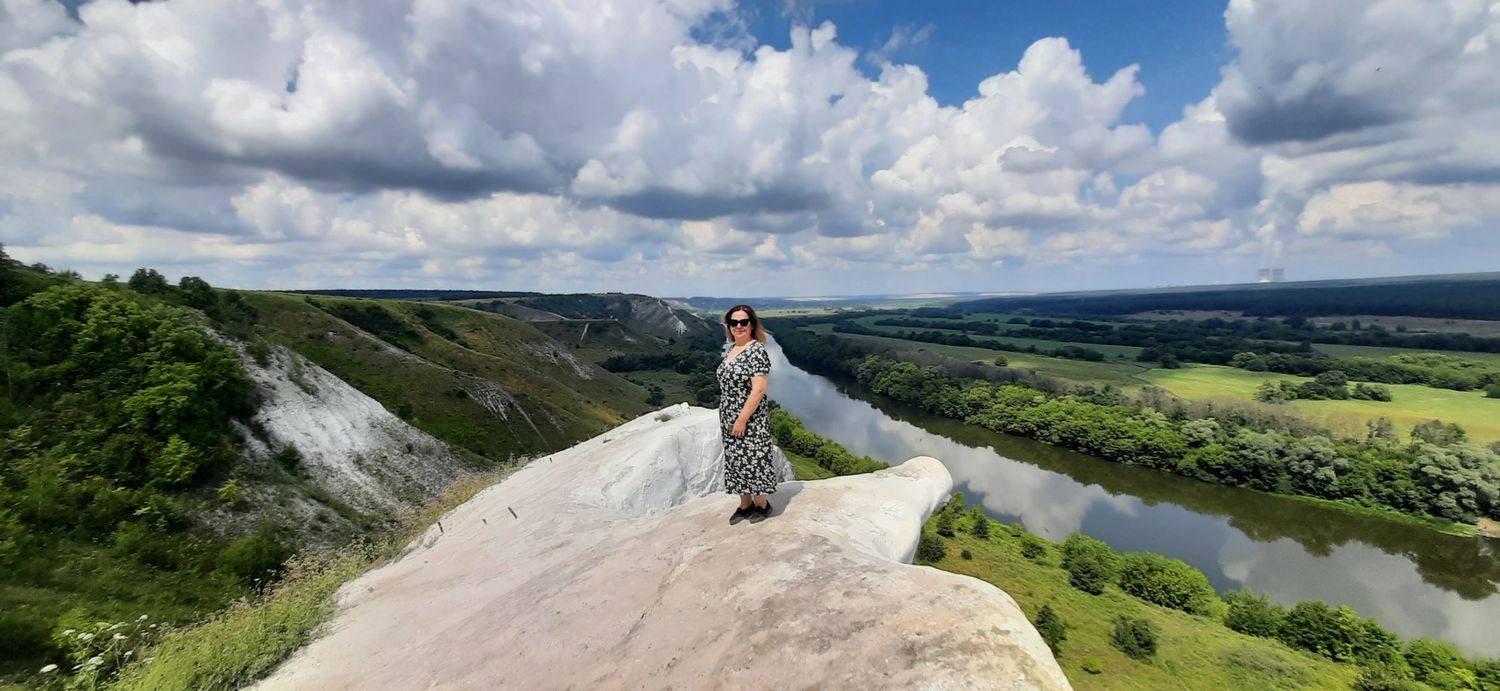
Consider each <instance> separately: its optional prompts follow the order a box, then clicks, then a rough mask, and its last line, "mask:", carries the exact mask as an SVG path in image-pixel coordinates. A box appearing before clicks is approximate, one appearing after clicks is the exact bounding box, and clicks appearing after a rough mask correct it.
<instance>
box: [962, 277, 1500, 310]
mask: <svg viewBox="0 0 1500 691" xmlns="http://www.w3.org/2000/svg"><path fill="white" fill-rule="evenodd" d="M954 307H955V308H957V309H959V310H961V311H964V312H1013V311H1018V310H1031V311H1035V312H1039V313H1046V314H1076V315H1080V316H1082V315H1101V316H1103V315H1110V316H1114V315H1122V314H1134V313H1138V312H1148V311H1153V310H1228V311H1236V312H1241V313H1244V314H1245V315H1248V316H1266V317H1271V316H1282V317H1290V316H1301V317H1315V316H1320V315H1335V314H1373V315H1389V316H1412V317H1435V318H1447V319H1500V273H1486V274H1462V275H1453V276H1412V277H1395V278H1372V279H1358V280H1340V281H1305V282H1297V283H1260V284H1245V285H1235V286H1222V287H1220V286H1213V287H1208V286H1197V287H1184V288H1169V289H1156V290H1118V291H1090V292H1078V293H1049V294H1045V295H1030V296H1017V297H996V298H987V299H984V300H973V301H968V302H960V303H957V304H955V305H954Z"/></svg>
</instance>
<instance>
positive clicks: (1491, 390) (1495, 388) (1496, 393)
mask: <svg viewBox="0 0 1500 691" xmlns="http://www.w3.org/2000/svg"><path fill="white" fill-rule="evenodd" d="M1484 397H1485V398H1500V384H1490V385H1489V386H1486V387H1484Z"/></svg>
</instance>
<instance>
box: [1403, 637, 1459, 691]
mask: <svg viewBox="0 0 1500 691" xmlns="http://www.w3.org/2000/svg"><path fill="white" fill-rule="evenodd" d="M1402 655H1403V657H1404V658H1405V659H1406V663H1407V664H1408V665H1410V666H1411V671H1412V675H1413V676H1415V677H1416V678H1417V680H1418V681H1424V682H1427V683H1428V684H1429V685H1431V686H1437V687H1438V688H1448V687H1447V686H1441V685H1439V684H1437V683H1433V682H1432V681H1431V679H1432V678H1433V677H1435V676H1437V675H1439V674H1440V673H1443V672H1450V670H1462V671H1463V672H1467V673H1468V674H1469V675H1473V671H1472V670H1470V669H1468V668H1467V665H1466V664H1465V660H1464V657H1463V654H1461V653H1459V652H1458V649H1457V648H1455V647H1453V645H1452V644H1449V643H1446V642H1444V641H1439V640H1434V639H1431V638H1416V639H1413V640H1412V641H1411V642H1410V643H1408V644H1406V650H1405V651H1404V652H1403V653H1402ZM1449 676H1455V675H1452V674H1450V675H1449ZM1441 681H1443V680H1442V679H1439V682H1441Z"/></svg>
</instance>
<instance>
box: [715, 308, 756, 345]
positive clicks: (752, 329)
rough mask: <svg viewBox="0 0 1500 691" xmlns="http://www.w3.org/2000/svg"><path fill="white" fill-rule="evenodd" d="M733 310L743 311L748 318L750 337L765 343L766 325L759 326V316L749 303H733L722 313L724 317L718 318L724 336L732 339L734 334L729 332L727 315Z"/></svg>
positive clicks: (733, 311)
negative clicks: (722, 327) (732, 305)
mask: <svg viewBox="0 0 1500 691" xmlns="http://www.w3.org/2000/svg"><path fill="white" fill-rule="evenodd" d="M735 312H744V313H745V316H747V317H749V318H750V337H751V338H754V339H755V340H757V341H760V342H761V343H765V342H766V327H764V326H761V323H760V317H757V316H755V308H754V307H751V306H749V305H735V306H734V307H730V308H729V311H728V312H725V313H724V318H723V319H722V320H720V323H721V324H723V325H724V337H725V338H726V339H729V340H731V341H732V340H734V334H732V333H730V332H729V315H731V314H734V313H735Z"/></svg>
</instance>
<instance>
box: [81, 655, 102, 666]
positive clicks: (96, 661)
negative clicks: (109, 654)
mask: <svg viewBox="0 0 1500 691" xmlns="http://www.w3.org/2000/svg"><path fill="white" fill-rule="evenodd" d="M83 664H85V665H88V666H89V667H98V666H99V665H102V664H104V658H102V657H100V656H98V655H95V656H93V657H91V658H89V659H88V662H85V663H83Z"/></svg>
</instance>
